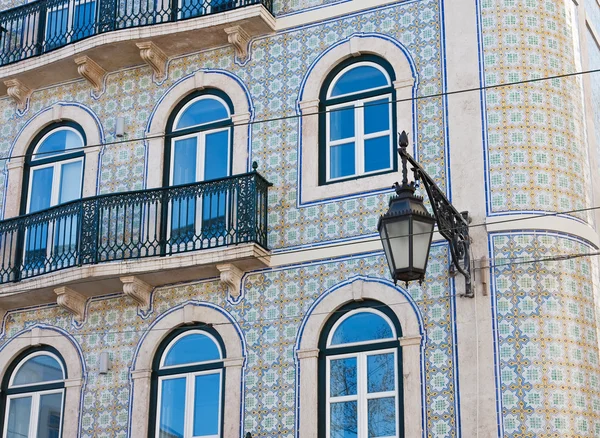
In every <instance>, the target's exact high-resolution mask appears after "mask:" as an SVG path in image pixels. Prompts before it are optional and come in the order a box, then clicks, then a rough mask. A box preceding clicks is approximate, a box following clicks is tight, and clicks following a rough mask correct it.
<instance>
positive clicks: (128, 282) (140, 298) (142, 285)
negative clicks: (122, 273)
mask: <svg viewBox="0 0 600 438" xmlns="http://www.w3.org/2000/svg"><path fill="white" fill-rule="evenodd" d="M119 280H121V283H123V293H124V294H125V295H127V296H128V297H130V298H132V299H133V301H135V302H136V304H137V305H138V306H139V308H140V310H142V311H143V312H148V311H149V310H150V305H151V304H152V289H154V288H153V287H152V286H151V285H149V284H148V283H146V282H145V281H143V280H140V279H139V278H137V277H135V276H129V277H121V278H120V279H119Z"/></svg>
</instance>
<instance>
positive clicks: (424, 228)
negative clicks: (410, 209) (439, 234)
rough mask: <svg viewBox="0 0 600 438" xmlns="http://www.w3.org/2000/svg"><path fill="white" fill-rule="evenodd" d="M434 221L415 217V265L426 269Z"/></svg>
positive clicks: (417, 267)
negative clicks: (425, 220) (424, 220)
mask: <svg viewBox="0 0 600 438" xmlns="http://www.w3.org/2000/svg"><path fill="white" fill-rule="evenodd" d="M432 233H433V223H431V222H421V221H419V220H414V219H413V267H415V268H416V269H423V270H425V266H426V265H427V255H428V254H429V245H430V244H431V235H432Z"/></svg>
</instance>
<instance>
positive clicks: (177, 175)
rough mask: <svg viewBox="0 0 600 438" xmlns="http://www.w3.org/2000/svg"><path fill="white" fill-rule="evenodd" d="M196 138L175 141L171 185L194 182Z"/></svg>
mask: <svg viewBox="0 0 600 438" xmlns="http://www.w3.org/2000/svg"><path fill="white" fill-rule="evenodd" d="M197 141H198V140H197V138H196V137H190V138H185V139H183V140H177V141H175V151H174V153H173V155H174V157H173V185H179V184H189V183H193V182H196V146H197Z"/></svg>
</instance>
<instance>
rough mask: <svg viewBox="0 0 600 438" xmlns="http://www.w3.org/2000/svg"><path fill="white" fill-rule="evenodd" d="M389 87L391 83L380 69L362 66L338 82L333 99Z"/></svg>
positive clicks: (346, 74) (332, 95)
mask: <svg viewBox="0 0 600 438" xmlns="http://www.w3.org/2000/svg"><path fill="white" fill-rule="evenodd" d="M387 85H390V81H389V79H388V78H387V76H386V75H385V74H383V73H382V72H381V71H380V70H379V69H377V68H375V67H372V66H369V65H361V66H358V67H355V68H353V69H352V70H348V71H347V72H346V73H344V74H343V75H342V76H341V77H340V78H339V79H338V80H337V81H336V83H335V85H334V86H333V90H332V91H331V97H336V96H342V95H345V94H351V93H359V92H362V91H367V90H371V89H373V88H379V87H385V86H387Z"/></svg>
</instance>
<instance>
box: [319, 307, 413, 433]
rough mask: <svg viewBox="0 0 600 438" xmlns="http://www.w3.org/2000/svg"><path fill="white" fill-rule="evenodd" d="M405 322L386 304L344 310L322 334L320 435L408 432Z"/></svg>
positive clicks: (320, 348) (330, 321) (330, 320)
mask: <svg viewBox="0 0 600 438" xmlns="http://www.w3.org/2000/svg"><path fill="white" fill-rule="evenodd" d="M400 336H401V333H400V326H399V324H398V321H397V319H396V317H395V315H394V314H393V312H392V311H391V310H390V309H388V308H387V307H385V306H383V305H382V304H381V303H378V302H375V301H364V302H362V303H358V304H356V303H352V304H350V305H347V306H346V307H344V308H342V309H340V310H339V311H338V312H336V314H335V315H334V316H333V317H332V318H330V319H329V321H328V322H327V324H326V325H325V328H324V330H323V332H322V334H321V338H320V346H319V350H320V352H321V353H320V361H319V363H320V364H319V369H320V371H319V375H320V381H319V392H320V397H319V411H320V412H319V413H320V416H321V421H320V422H319V424H321V425H322V426H323V427H320V430H319V436H320V437H326V438H346V437H356V438H371V437H397V438H398V437H403V436H404V432H403V429H404V428H403V421H404V420H403V415H402V412H401V403H402V399H403V397H402V380H401V379H400V377H399V376H402V370H401V366H402V365H401V364H402V360H401V350H400V344H399V340H398V338H399V337H400Z"/></svg>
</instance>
